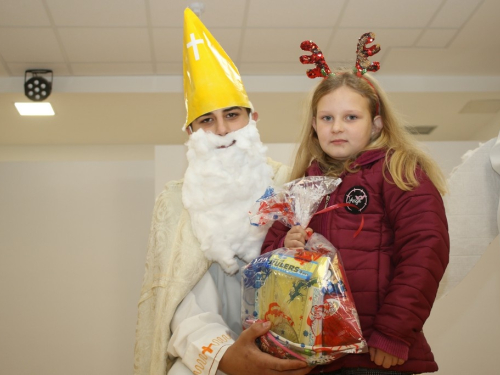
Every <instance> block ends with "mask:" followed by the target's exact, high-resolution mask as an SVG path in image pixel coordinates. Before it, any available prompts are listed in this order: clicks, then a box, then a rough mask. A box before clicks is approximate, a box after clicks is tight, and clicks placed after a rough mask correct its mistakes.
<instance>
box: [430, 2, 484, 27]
mask: <svg viewBox="0 0 500 375" xmlns="http://www.w3.org/2000/svg"><path fill="white" fill-rule="evenodd" d="M482 2H483V0H467V1H464V0H447V1H446V2H445V3H444V5H443V7H442V8H441V9H440V10H439V12H438V13H437V15H436V17H435V18H434V19H433V20H432V23H431V24H430V27H443V28H460V27H462V26H463V25H464V23H465V21H467V19H468V18H469V17H471V15H472V14H473V12H474V11H475V10H476V9H477V8H478V5H479V4H480V3H482Z"/></svg>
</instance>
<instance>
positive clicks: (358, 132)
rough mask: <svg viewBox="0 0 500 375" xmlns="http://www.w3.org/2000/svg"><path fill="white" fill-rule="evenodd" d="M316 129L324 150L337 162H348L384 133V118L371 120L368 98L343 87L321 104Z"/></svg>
mask: <svg viewBox="0 0 500 375" xmlns="http://www.w3.org/2000/svg"><path fill="white" fill-rule="evenodd" d="M312 126H313V127H314V130H315V131H316V134H318V139H319V144H320V146H321V148H322V149H323V151H324V152H325V153H326V154H328V155H329V156H330V157H332V158H334V159H337V160H346V159H348V158H349V157H350V156H352V155H354V154H357V153H358V152H359V151H361V150H363V149H364V148H365V147H366V146H368V144H369V143H370V140H371V139H372V137H373V136H375V135H377V134H378V133H380V131H381V130H382V118H381V117H380V116H376V117H375V119H373V121H372V118H371V115H370V110H369V108H368V99H367V98H365V97H363V96H361V95H360V94H358V93H357V92H356V91H354V90H353V89H351V88H349V87H346V86H342V87H339V88H338V89H336V90H334V91H332V92H330V93H328V94H326V95H325V96H323V97H322V98H321V99H320V100H319V102H318V109H317V113H316V117H314V118H313V122H312Z"/></svg>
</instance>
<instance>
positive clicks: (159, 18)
mask: <svg viewBox="0 0 500 375" xmlns="http://www.w3.org/2000/svg"><path fill="white" fill-rule="evenodd" d="M149 3H150V9H151V22H152V25H153V26H154V27H164V26H169V27H182V26H183V24H184V9H185V8H186V7H187V6H189V5H190V4H192V3H196V1H189V2H188V1H164V0H150V1H149ZM202 3H203V4H204V5H205V11H204V12H203V13H202V14H201V17H200V19H201V20H202V22H203V24H204V25H205V26H206V27H207V28H220V27H243V25H244V20H245V9H246V8H245V4H246V1H245V0H233V1H221V0H205V1H202Z"/></svg>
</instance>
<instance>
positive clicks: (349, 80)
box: [291, 70, 446, 194]
mask: <svg viewBox="0 0 500 375" xmlns="http://www.w3.org/2000/svg"><path fill="white" fill-rule="evenodd" d="M343 86H346V87H349V88H351V89H352V90H354V91H356V92H357V93H359V94H360V95H362V96H363V97H365V98H367V99H368V106H369V111H370V113H371V117H372V119H373V118H375V116H377V115H380V116H381V118H382V122H383V127H382V130H381V132H380V133H379V135H378V136H377V137H375V138H374V139H372V140H371V142H370V143H369V144H368V145H367V146H366V147H365V149H363V150H362V151H360V152H359V153H357V154H356V155H352V156H351V157H350V158H349V159H348V160H345V161H341V160H336V159H334V158H332V157H330V156H329V155H328V154H326V153H325V152H324V151H323V150H322V149H321V146H320V144H319V140H318V136H317V134H316V131H315V130H314V128H313V126H312V121H313V118H314V117H316V113H317V110H318V103H319V101H320V99H321V98H322V97H323V96H325V95H327V94H329V93H331V92H333V91H334V90H336V89H338V88H339V87H343ZM308 107H309V108H308V109H307V115H306V119H305V123H304V128H303V130H302V136H301V142H300V145H299V148H298V151H297V155H296V157H295V162H294V166H293V170H292V176H291V178H292V179H296V178H299V177H302V176H304V174H305V172H306V169H307V168H308V167H309V166H310V164H311V162H312V161H313V160H316V161H317V162H318V163H319V166H320V168H321V170H322V171H323V172H324V173H325V175H328V176H334V177H337V176H339V175H340V174H341V173H343V172H344V171H348V172H356V171H357V170H359V167H358V168H354V169H352V168H350V165H351V164H352V163H353V162H354V161H355V160H356V158H357V157H358V156H359V155H361V154H362V153H363V152H364V151H368V150H376V149H383V150H385V151H386V156H385V166H384V168H385V169H384V170H387V171H389V173H390V175H391V176H392V179H393V180H394V183H395V184H396V185H397V186H398V187H399V188H400V189H402V190H406V191H409V190H413V189H414V188H415V187H417V186H418V185H419V181H418V176H416V174H415V170H416V168H417V166H419V167H420V168H421V169H422V170H423V171H424V172H425V173H426V174H427V176H428V177H429V178H430V180H431V181H432V183H433V184H434V185H435V186H436V188H437V189H438V191H439V192H440V193H441V194H445V193H446V180H445V177H444V175H443V173H442V171H441V169H440V168H439V166H438V165H437V164H436V162H435V161H434V160H433V159H432V158H431V157H430V156H429V155H427V153H425V152H424V151H423V150H422V149H421V148H420V147H419V146H418V145H417V142H416V140H415V139H414V137H413V136H412V135H411V134H410V133H408V131H407V130H406V129H405V128H404V126H403V123H402V121H401V120H400V119H399V118H398V117H397V116H396V113H395V112H394V110H392V109H391V108H390V105H389V101H388V98H387V96H386V94H385V93H384V92H383V90H382V89H381V87H380V86H379V84H378V83H377V82H376V80H374V79H373V78H372V77H370V76H369V75H368V74H365V75H363V77H361V78H360V77H358V76H357V75H356V74H354V73H353V72H352V71H348V70H346V71H341V72H336V74H335V75H330V76H328V77H327V78H325V79H323V80H322V81H321V83H320V84H319V85H318V86H317V87H316V89H315V90H314V92H313V93H312V97H311V98H310V102H309V106H308ZM384 177H385V178H386V176H385V173H384ZM386 179H387V178H386Z"/></svg>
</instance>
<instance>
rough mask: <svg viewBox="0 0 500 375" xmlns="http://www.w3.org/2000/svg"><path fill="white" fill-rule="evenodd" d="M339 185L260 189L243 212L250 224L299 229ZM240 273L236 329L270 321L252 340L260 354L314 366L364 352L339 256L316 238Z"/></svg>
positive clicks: (316, 181)
mask: <svg viewBox="0 0 500 375" xmlns="http://www.w3.org/2000/svg"><path fill="white" fill-rule="evenodd" d="M339 183H340V180H339V179H333V178H329V177H314V178H312V177H304V178H302V179H299V180H294V181H292V182H291V183H289V184H287V185H285V186H284V188H283V189H282V190H280V191H270V190H268V191H267V192H266V194H265V195H264V196H263V197H262V198H261V199H260V200H259V201H258V202H257V204H258V207H256V208H255V210H253V211H252V212H251V213H250V216H251V222H252V223H254V224H257V225H263V224H266V223H268V222H269V221H270V220H280V221H282V222H284V223H285V224H287V225H288V226H292V225H297V224H300V225H302V223H304V224H303V227H307V225H308V223H309V221H310V219H311V217H312V215H313V214H314V212H316V209H317V207H318V205H319V203H320V202H321V200H322V198H323V196H325V195H326V194H330V193H331V192H332V191H333V190H334V189H335V188H336V187H337V186H338V184H339ZM241 271H242V296H243V300H242V321H243V326H244V327H245V328H248V327H249V326H250V325H251V324H252V323H254V322H256V321H270V322H271V329H270V331H269V332H268V334H267V335H264V336H262V337H260V339H259V342H258V344H259V346H260V348H261V350H263V351H265V352H267V353H270V354H272V355H274V356H276V357H279V358H297V359H301V360H304V361H306V362H308V363H309V364H314V365H317V364H324V363H328V362H331V361H333V360H335V359H337V358H339V357H341V356H343V355H345V354H347V353H359V352H364V351H366V342H365V340H364V339H363V336H362V333H361V328H360V325H359V319H358V315H357V312H356V308H355V306H354V301H353V298H352V295H351V293H350V290H349V285H348V282H347V278H346V275H345V271H344V268H343V266H342V261H341V258H340V254H339V253H338V251H337V250H336V249H335V247H334V246H333V245H332V244H331V243H330V242H329V241H328V240H327V239H326V238H325V237H323V236H322V235H320V234H317V233H314V234H313V235H312V236H311V237H310V238H309V240H308V241H307V243H306V245H305V247H304V249H293V250H292V249H287V248H281V249H277V250H274V251H272V252H270V253H266V254H263V255H261V256H259V257H257V258H256V259H255V260H254V261H252V262H251V263H249V264H247V265H246V266H244V267H243V268H242V270H241Z"/></svg>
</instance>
